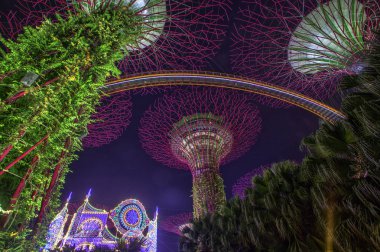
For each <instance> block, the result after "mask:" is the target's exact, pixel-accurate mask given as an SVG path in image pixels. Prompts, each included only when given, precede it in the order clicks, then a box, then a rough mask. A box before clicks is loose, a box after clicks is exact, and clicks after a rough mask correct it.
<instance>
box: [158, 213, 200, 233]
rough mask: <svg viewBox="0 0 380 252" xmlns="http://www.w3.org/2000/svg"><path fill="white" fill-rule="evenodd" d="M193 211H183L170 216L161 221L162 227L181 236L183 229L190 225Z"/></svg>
mask: <svg viewBox="0 0 380 252" xmlns="http://www.w3.org/2000/svg"><path fill="white" fill-rule="evenodd" d="M192 219H193V214H192V213H181V214H177V215H173V216H170V217H168V218H166V219H165V220H163V221H162V222H161V223H160V229H161V230H165V231H167V232H170V233H173V234H176V235H179V236H181V235H182V230H183V229H184V228H185V227H186V226H189V225H190V222H191V221H192Z"/></svg>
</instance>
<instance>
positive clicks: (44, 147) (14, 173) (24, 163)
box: [0, 1, 154, 247]
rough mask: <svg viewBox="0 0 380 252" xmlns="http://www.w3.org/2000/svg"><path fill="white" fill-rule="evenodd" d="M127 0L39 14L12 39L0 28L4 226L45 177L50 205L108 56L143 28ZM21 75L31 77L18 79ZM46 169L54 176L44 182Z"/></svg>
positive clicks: (20, 217) (36, 204)
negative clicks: (37, 23)
mask: <svg viewBox="0 0 380 252" xmlns="http://www.w3.org/2000/svg"><path fill="white" fill-rule="evenodd" d="M151 2H152V3H150V4H154V3H153V2H154V1H151ZM131 8H132V7H130V6H129V8H127V7H123V6H121V5H115V6H113V5H109V6H108V8H100V9H97V10H94V11H92V12H91V13H86V12H85V11H81V10H80V9H77V10H76V11H75V13H70V12H69V13H67V15H66V16H65V18H62V17H61V16H58V15H57V16H56V18H55V20H54V22H53V21H51V20H49V19H46V20H45V21H44V22H43V23H42V24H41V25H40V26H38V27H25V29H24V31H23V33H22V34H20V35H19V36H18V38H17V39H16V40H15V41H12V40H6V39H3V38H1V36H0V42H1V43H2V45H3V46H4V48H5V49H6V50H0V154H2V153H4V151H5V150H7V149H8V150H10V152H9V153H8V155H6V156H5V158H4V159H3V160H2V161H0V171H1V172H5V173H3V174H2V175H0V192H1V193H0V205H2V207H3V208H4V209H8V208H10V207H12V208H13V210H12V216H11V218H10V219H11V221H10V222H8V226H7V230H9V231H10V232H16V231H15V230H16V226H17V225H18V224H20V223H22V224H23V225H25V226H28V225H30V224H31V220H32V219H33V218H35V217H36V214H37V213H38V209H39V208H40V206H41V200H42V198H43V196H44V195H45V192H46V191H47V188H48V187H49V183H50V184H51V185H50V187H51V186H53V188H52V189H54V190H53V192H52V194H51V195H47V196H48V197H50V198H51V201H50V205H49V206H48V210H49V209H50V211H51V212H52V213H54V212H55V210H56V209H55V208H56V206H58V202H57V201H58V200H59V190H60V189H61V188H62V185H63V183H64V178H65V175H66V174H67V172H68V171H69V169H68V165H69V164H70V163H71V162H72V161H73V160H74V159H76V155H75V153H76V152H77V151H79V150H81V138H82V137H83V136H84V135H86V134H87V125H88V124H89V123H90V122H91V119H90V115H91V114H92V113H93V112H94V108H95V106H96V105H97V104H98V102H99V98H100V96H101V95H102V94H101V93H100V91H99V87H101V86H102V85H104V83H105V81H106V78H108V77H110V76H118V75H119V73H120V71H119V70H118V69H117V67H116V65H115V62H117V61H120V60H121V59H122V58H123V57H124V56H125V54H126V53H127V52H126V51H123V50H122V48H125V45H132V46H137V45H135V44H136V43H138V41H139V38H141V36H142V34H143V33H144V29H148V28H147V27H146V26H144V25H142V24H143V23H144V22H145V21H146V18H147V17H143V16H142V15H136V10H133V9H131ZM28 75H29V76H30V75H33V76H36V75H38V79H37V80H36V81H35V82H34V83H31V85H25V83H23V80H24V79H25V78H26V77H27V76H28ZM45 137H46V140H44V139H45ZM41 139H42V140H44V141H42V140H41ZM39 142H41V143H39ZM37 143H39V144H38V145H36V144H37ZM65 143H69V144H67V145H65ZM34 145H36V148H35V149H31V148H32V147H33V146H34ZM28 150H31V152H30V153H29V154H28V155H25V157H23V156H22V154H23V153H25V152H26V151H28ZM20 157H23V158H21V159H20V160H19V161H18V162H16V163H15V164H14V165H11V164H12V162H13V161H14V160H17V158H20ZM34 157H38V162H37V164H36V165H35V166H34V167H33V171H32V173H31V176H30V177H29V178H28V180H27V183H26V186H25V188H24V189H23V191H22V193H21V195H20V197H19V198H18V200H17V203H16V204H15V205H14V206H10V199H11V197H12V194H13V193H14V192H15V190H16V187H17V186H18V184H19V182H20V180H21V178H22V177H23V176H24V174H25V173H26V171H27V170H28V168H29V167H30V166H31V162H32V160H33V158H34ZM57 167H58V168H59V169H55V168H57ZM53 173H57V174H56V175H57V176H58V181H57V183H52V182H51V177H52V175H53ZM48 215H49V214H48ZM42 236H43V235H42ZM0 247H1V246H0Z"/></svg>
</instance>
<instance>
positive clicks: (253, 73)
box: [232, 0, 380, 102]
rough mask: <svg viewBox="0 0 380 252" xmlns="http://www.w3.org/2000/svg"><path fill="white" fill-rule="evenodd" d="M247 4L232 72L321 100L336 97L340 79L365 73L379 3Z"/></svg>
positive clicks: (284, 0)
mask: <svg viewBox="0 0 380 252" xmlns="http://www.w3.org/2000/svg"><path fill="white" fill-rule="evenodd" d="M244 4H245V6H244V7H242V8H241V10H240V12H239V15H238V20H239V21H238V25H237V26H236V29H235V33H234V36H233V37H234V38H233V39H234V44H233V46H232V65H233V69H234V71H236V72H238V73H240V74H243V75H246V76H249V77H253V78H255V79H258V80H262V81H267V82H270V83H273V84H277V85H282V86H284V87H286V88H290V89H293V90H296V91H300V92H303V93H306V94H308V95H311V96H314V97H316V98H320V99H323V98H326V97H329V96H330V97H331V96H332V95H333V94H334V91H335V89H336V85H337V82H338V80H339V79H340V78H342V77H343V76H345V75H351V74H357V73H360V72H361V71H362V70H363V69H364V68H365V63H364V62H363V55H364V54H366V53H369V52H370V48H369V47H368V43H367V42H368V41H370V40H371V39H373V30H374V29H378V28H379V18H380V16H379V14H380V11H379V10H380V3H379V1H377V0H360V1H359V0H329V1H325V0H323V1H321V0H244ZM266 101H268V100H266ZM271 102H272V100H271Z"/></svg>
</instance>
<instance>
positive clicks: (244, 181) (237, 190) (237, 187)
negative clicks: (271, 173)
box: [232, 165, 271, 199]
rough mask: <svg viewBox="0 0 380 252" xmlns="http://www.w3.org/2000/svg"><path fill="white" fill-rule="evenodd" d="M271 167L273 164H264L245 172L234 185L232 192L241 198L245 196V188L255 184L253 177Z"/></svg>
mask: <svg viewBox="0 0 380 252" xmlns="http://www.w3.org/2000/svg"><path fill="white" fill-rule="evenodd" d="M270 167H271V165H263V166H260V167H258V168H256V169H253V170H252V171H250V172H248V173H246V174H244V175H243V176H242V177H240V178H239V179H238V180H237V181H236V182H235V184H234V185H233V186H232V194H233V195H234V196H238V197H239V198H241V199H243V198H245V190H246V189H247V188H250V187H252V186H253V184H252V179H253V177H255V176H260V175H262V174H263V172H264V171H265V170H267V169H269V168H270Z"/></svg>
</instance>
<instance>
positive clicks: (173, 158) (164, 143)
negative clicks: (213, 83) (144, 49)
mask: <svg viewBox="0 0 380 252" xmlns="http://www.w3.org/2000/svg"><path fill="white" fill-rule="evenodd" d="M260 127H261V119H260V117H259V112H258V110H257V109H256V107H255V106H254V105H253V104H252V102H251V101H250V100H249V98H248V97H247V96H246V95H244V94H241V93H239V92H236V91H226V90H223V89H215V88H194V89H193V90H192V92H190V91H183V90H178V91H176V92H175V93H174V94H173V95H165V96H164V97H163V98H162V99H159V100H158V101H157V102H156V103H155V104H154V106H152V107H151V108H149V109H148V110H147V111H146V112H145V114H144V116H143V118H142V119H141V128H140V132H139V134H140V139H141V142H142V145H143V148H144V149H145V150H146V152H147V153H149V154H150V155H151V156H152V157H153V158H154V159H156V160H157V161H159V162H161V163H163V164H165V165H167V166H170V167H174V168H178V169H186V170H190V172H191V174H192V177H193V210H194V217H195V218H198V217H200V216H201V215H203V214H204V213H206V212H214V211H219V210H220V208H221V207H222V206H223V204H224V202H225V193H224V186H223V180H222V178H221V177H220V175H219V166H220V164H225V163H227V162H229V161H231V160H233V159H235V158H238V157H239V156H241V155H242V154H243V153H245V152H246V151H247V150H248V149H249V148H250V146H251V145H253V144H254V142H255V140H256V137H257V134H258V133H259V131H260Z"/></svg>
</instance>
